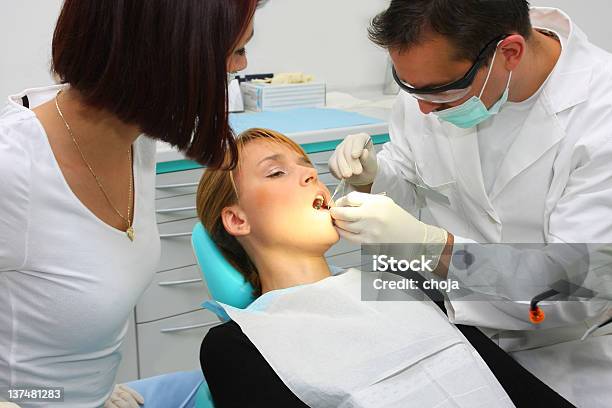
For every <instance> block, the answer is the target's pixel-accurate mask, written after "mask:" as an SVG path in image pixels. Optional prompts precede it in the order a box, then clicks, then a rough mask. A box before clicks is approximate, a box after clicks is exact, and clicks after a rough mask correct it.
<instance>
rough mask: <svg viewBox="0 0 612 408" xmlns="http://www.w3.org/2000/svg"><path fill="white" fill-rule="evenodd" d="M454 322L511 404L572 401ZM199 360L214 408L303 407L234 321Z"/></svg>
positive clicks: (215, 333)
mask: <svg viewBox="0 0 612 408" xmlns="http://www.w3.org/2000/svg"><path fill="white" fill-rule="evenodd" d="M457 328H458V329H459V330H461V332H462V333H463V335H464V336H465V337H466V338H467V339H468V340H469V342H470V343H471V344H472V346H473V347H474V348H475V349H476V350H477V351H478V353H479V354H480V355H481V356H482V358H483V359H484V360H485V362H486V363H487V365H488V366H489V369H491V371H492V372H493V374H494V375H495V377H496V378H497V380H498V381H499V382H500V384H501V385H502V387H503V388H504V390H505V391H506V393H507V394H508V396H509V397H510V399H511V400H512V402H513V403H514V405H516V406H517V407H519V408H522V407H529V408H531V407H534V406H541V407H551V406H554V407H558V408H563V407H573V405H572V404H570V403H569V402H568V401H567V400H565V399H564V398H563V397H561V396H560V395H559V394H557V393H556V392H555V391H554V390H553V389H551V388H550V387H548V386H547V385H546V384H544V383H543V382H542V381H540V380H539V379H538V378H537V377H535V376H534V375H533V374H531V373H530V372H529V371H527V370H526V369H525V368H523V366H521V365H520V364H519V363H517V362H516V361H515V360H514V359H513V358H512V357H510V356H509V355H508V354H507V353H506V352H505V351H503V350H502V349H501V348H499V347H498V346H497V345H496V344H495V343H493V342H492V341H491V340H490V339H489V338H488V337H487V336H485V335H484V334H483V333H482V332H481V331H480V330H478V329H477V328H475V327H471V326H463V325H457ZM200 364H201V365H202V370H203V371H204V376H205V377H206V381H207V382H208V386H209V387H210V391H211V394H212V397H213V400H214V402H215V408H223V407H254V408H257V407H266V408H268V407H307V405H306V404H304V403H303V402H302V401H300V400H299V399H298V398H297V397H296V396H295V395H294V394H293V393H292V392H291V390H289V388H287V386H286V385H285V383H283V381H282V380H281V379H280V378H279V377H278V375H276V373H275V372H274V370H273V369H272V367H270V365H269V364H268V362H267V361H266V360H265V359H264V357H263V356H262V355H261V353H260V352H259V350H257V348H256V347H255V346H254V345H253V343H251V341H250V340H249V338H248V337H247V336H246V335H245V334H244V333H243V332H242V330H241V329H240V326H238V324H236V323H235V322H233V321H230V322H227V323H224V324H222V325H220V326H217V327H214V328H212V329H210V331H209V332H208V334H207V335H206V337H204V341H203V342H202V347H201V349H200Z"/></svg>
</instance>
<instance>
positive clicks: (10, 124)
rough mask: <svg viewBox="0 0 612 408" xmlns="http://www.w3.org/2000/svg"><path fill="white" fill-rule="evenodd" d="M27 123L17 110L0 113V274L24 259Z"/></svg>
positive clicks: (28, 164) (27, 201)
mask: <svg viewBox="0 0 612 408" xmlns="http://www.w3.org/2000/svg"><path fill="white" fill-rule="evenodd" d="M27 122H28V118H27V115H26V114H24V112H23V111H21V110H20V109H18V108H15V107H11V106H9V107H6V108H4V109H2V111H1V112H0V175H1V176H0V271H4V270H12V269H14V268H18V267H19V266H20V265H22V264H23V262H24V260H25V252H26V251H25V242H26V236H27V233H26V231H27V226H28V211H29V207H30V191H31V188H30V185H31V176H30V174H31V154H30V148H29V146H30V143H29V141H28V137H27V134H26V133H27V131H26V130H25V129H27V127H28V125H27ZM24 123H26V124H24Z"/></svg>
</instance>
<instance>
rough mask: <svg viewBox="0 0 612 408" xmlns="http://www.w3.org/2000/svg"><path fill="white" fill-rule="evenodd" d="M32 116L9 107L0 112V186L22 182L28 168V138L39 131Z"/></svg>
mask: <svg viewBox="0 0 612 408" xmlns="http://www.w3.org/2000/svg"><path fill="white" fill-rule="evenodd" d="M32 116H33V114H28V112H25V111H23V110H21V109H18V108H16V107H14V106H11V105H7V106H5V107H4V108H3V109H2V110H0V174H2V180H3V183H2V184H0V186H6V185H7V184H8V183H15V182H17V181H19V180H22V179H23V176H24V175H25V174H24V172H25V171H26V170H27V169H28V168H29V166H30V145H31V144H30V140H29V136H30V134H31V133H32V132H34V131H39V129H38V128H37V127H36V124H35V123H34V121H33V120H32ZM28 173H29V172H28ZM13 176H15V177H16V178H15V177H13ZM3 193H6V191H3Z"/></svg>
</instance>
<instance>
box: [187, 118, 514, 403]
mask: <svg viewBox="0 0 612 408" xmlns="http://www.w3.org/2000/svg"><path fill="white" fill-rule="evenodd" d="M238 141H239V143H238V146H239V147H238V165H237V167H236V168H235V169H234V170H232V171H231V172H230V171H227V170H207V171H206V172H205V174H204V175H203V177H202V180H201V182H200V187H199V189H198V197H197V204H198V215H199V218H200V220H201V221H202V224H203V225H204V227H205V229H206V230H207V232H208V233H209V235H210V236H211V238H212V239H213V240H214V241H215V242H216V243H217V245H218V246H219V248H220V250H221V252H222V253H223V255H224V256H225V258H226V259H227V260H228V261H229V262H230V263H231V264H232V265H233V266H234V267H235V268H236V269H237V270H238V271H240V272H241V273H242V274H243V275H244V277H245V278H246V280H248V281H249V282H250V283H251V284H252V286H253V287H254V288H255V296H256V297H257V298H256V300H255V302H253V303H252V304H251V305H250V306H249V307H248V308H246V309H244V310H240V309H236V308H233V307H231V306H227V305H221V306H222V307H223V308H224V309H225V311H226V312H227V314H228V315H229V316H230V317H231V320H230V321H229V322H227V323H224V324H221V325H220V326H217V327H215V328H213V329H211V330H210V331H209V332H208V334H207V335H206V337H205V338H204V341H203V343H202V348H201V351H200V361H201V365H202V370H203V372H204V375H205V377H206V381H207V382H208V385H209V387H210V390H211V394H212V397H213V399H214V401H215V406H216V407H230V406H231V407H264V406H265V407H277V406H278V407H300V406H310V407H409V406H415V407H434V406H435V407H451V406H452V407H480V406H482V407H498V406H512V403H511V402H510V400H509V398H508V396H507V395H506V394H505V392H504V391H503V389H502V388H501V386H500V384H499V383H498V382H497V381H496V379H495V377H494V376H493V374H492V373H491V372H490V371H489V369H488V368H487V366H486V364H485V363H484V361H483V360H482V359H481V358H480V356H479V355H478V353H477V352H476V351H475V350H474V349H473V348H472V346H471V345H470V344H469V342H468V341H467V340H466V339H465V338H464V337H463V336H462V335H461V333H460V332H459V331H458V330H457V329H456V328H455V327H454V326H453V325H451V324H450V323H449V322H448V320H447V319H446V316H445V315H444V314H442V313H441V311H440V310H439V309H437V307H436V306H435V304H433V303H432V302H427V301H410V300H409V299H406V298H404V299H403V300H404V301H378V302H365V301H361V285H362V284H363V283H362V279H364V278H365V280H364V281H365V282H367V279H368V277H367V276H365V275H366V274H361V273H360V272H359V271H358V270H356V269H349V270H347V271H345V272H344V273H341V274H338V275H335V276H332V274H331V273H330V268H329V266H328V264H327V262H326V260H325V258H324V254H325V252H326V251H327V250H328V249H329V248H330V247H331V246H332V245H334V244H335V243H336V242H337V241H338V239H339V236H338V233H337V232H336V229H335V227H334V225H333V222H332V219H331V217H330V214H329V211H328V210H327V208H328V206H330V205H333V204H332V203H330V202H329V201H330V194H329V191H328V190H327V188H326V187H325V185H324V184H322V183H321V181H320V180H319V179H318V177H317V171H316V170H315V168H314V167H313V165H312V164H311V162H310V160H309V159H308V157H307V156H306V154H305V152H304V151H303V150H302V148H301V147H300V146H299V145H297V144H295V143H294V142H292V141H291V140H289V139H288V138H286V137H285V136H283V135H281V134H278V133H276V132H273V131H269V130H264V129H251V130H248V131H246V132H244V133H243V134H241V135H240V136H239V138H238ZM367 275H371V274H367ZM405 296H407V295H405Z"/></svg>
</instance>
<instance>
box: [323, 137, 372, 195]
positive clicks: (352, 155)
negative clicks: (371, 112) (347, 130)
mask: <svg viewBox="0 0 612 408" xmlns="http://www.w3.org/2000/svg"><path fill="white" fill-rule="evenodd" d="M328 165H329V170H330V171H331V173H332V175H333V176H334V177H336V178H337V179H346V181H347V183H349V184H352V185H353V186H365V185H368V184H372V183H373V182H374V179H375V178H376V173H378V162H377V161H376V151H375V150H374V145H373V144H372V139H371V138H370V135H368V134H367V133H359V134H356V135H349V136H347V137H346V138H345V139H344V140H343V141H342V143H340V144H339V145H338V147H336V151H334V154H332V156H331V157H330V158H329V162H328Z"/></svg>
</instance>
